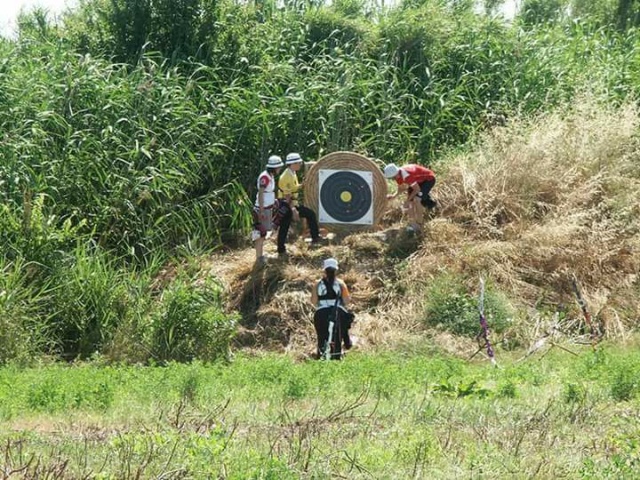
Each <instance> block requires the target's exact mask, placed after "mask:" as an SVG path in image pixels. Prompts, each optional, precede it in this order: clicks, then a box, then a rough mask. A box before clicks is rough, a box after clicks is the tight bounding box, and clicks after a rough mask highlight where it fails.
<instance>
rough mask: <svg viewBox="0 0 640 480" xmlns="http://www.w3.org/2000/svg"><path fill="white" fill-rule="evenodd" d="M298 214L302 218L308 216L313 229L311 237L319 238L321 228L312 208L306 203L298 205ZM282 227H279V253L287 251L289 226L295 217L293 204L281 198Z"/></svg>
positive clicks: (310, 227) (311, 229) (310, 226)
mask: <svg viewBox="0 0 640 480" xmlns="http://www.w3.org/2000/svg"><path fill="white" fill-rule="evenodd" d="M296 208H297V209H298V214H299V215H300V218H306V219H307V223H308V224H309V230H310V231H311V239H312V240H317V239H318V238H319V237H320V229H319V228H318V219H317V218H316V214H315V212H314V211H313V210H311V209H310V208H307V207H305V206H304V205H298V206H297V207H296ZM279 210H280V215H281V219H280V227H279V228H278V253H285V252H286V251H287V247H286V243H287V235H288V234H289V227H290V226H291V219H292V218H293V210H291V206H290V205H289V204H288V203H287V202H285V201H284V200H280V209H279Z"/></svg>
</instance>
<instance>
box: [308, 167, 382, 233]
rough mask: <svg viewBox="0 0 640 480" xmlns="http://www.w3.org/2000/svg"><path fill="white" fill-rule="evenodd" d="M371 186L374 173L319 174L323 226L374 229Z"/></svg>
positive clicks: (332, 172)
mask: <svg viewBox="0 0 640 480" xmlns="http://www.w3.org/2000/svg"><path fill="white" fill-rule="evenodd" d="M372 183H373V176H372V174H371V172H367V171H360V170H320V172H319V190H320V195H319V199H318V200H319V203H320V205H319V207H320V208H319V213H320V215H319V217H320V222H322V223H349V224H355V225H372V224H373V195H372Z"/></svg>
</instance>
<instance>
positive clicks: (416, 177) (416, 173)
mask: <svg viewBox="0 0 640 480" xmlns="http://www.w3.org/2000/svg"><path fill="white" fill-rule="evenodd" d="M435 178H436V175H435V173H433V171H432V170H429V169H428V168H427V167H423V166H422V165H415V164H413V163H410V164H409V165H404V166H402V167H400V172H399V173H398V175H396V178H395V180H396V182H398V185H402V184H403V183H405V184H407V185H413V184H414V183H417V184H421V183H424V182H429V181H431V180H435Z"/></svg>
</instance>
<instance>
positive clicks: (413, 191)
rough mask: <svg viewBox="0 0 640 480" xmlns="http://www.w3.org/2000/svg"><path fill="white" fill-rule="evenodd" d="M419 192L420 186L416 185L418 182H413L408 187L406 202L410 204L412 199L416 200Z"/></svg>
mask: <svg viewBox="0 0 640 480" xmlns="http://www.w3.org/2000/svg"><path fill="white" fill-rule="evenodd" d="M419 192H420V185H418V182H413V183H412V184H411V186H410V187H409V196H408V197H407V202H410V201H412V200H413V199H414V198H416V196H417V195H418V193H419Z"/></svg>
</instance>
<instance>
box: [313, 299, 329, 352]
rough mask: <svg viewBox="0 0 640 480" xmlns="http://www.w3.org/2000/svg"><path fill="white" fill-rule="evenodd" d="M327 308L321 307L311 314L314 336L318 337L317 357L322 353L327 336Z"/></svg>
mask: <svg viewBox="0 0 640 480" xmlns="http://www.w3.org/2000/svg"><path fill="white" fill-rule="evenodd" d="M329 310H330V309H328V308H322V309H320V310H316V312H315V313H314V315H313V326H314V327H315V329H316V338H317V339H318V357H319V358H322V356H323V355H324V349H325V346H326V343H327V339H328V338H329V320H328V315H327V314H328V313H329Z"/></svg>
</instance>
